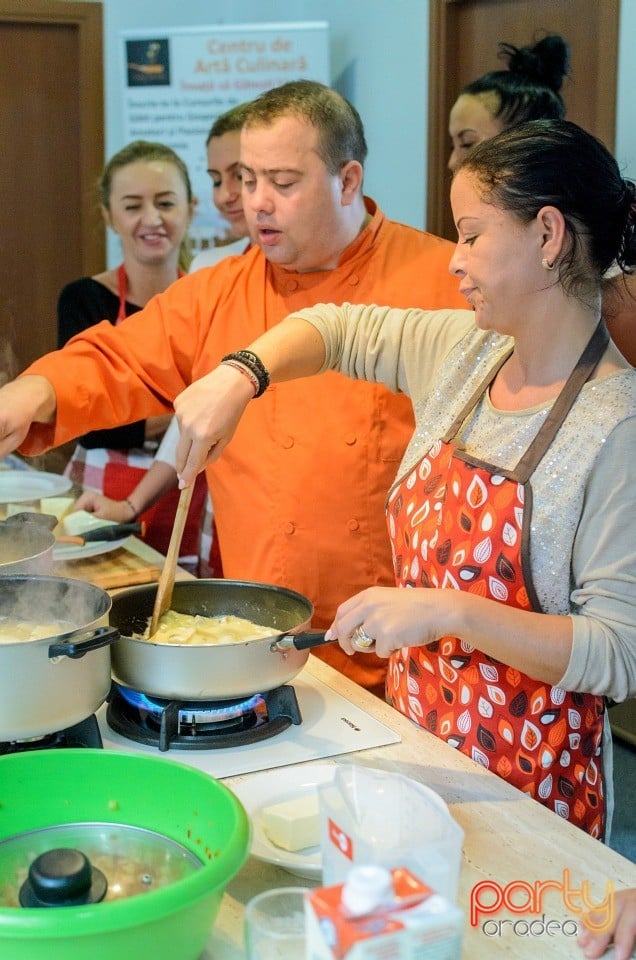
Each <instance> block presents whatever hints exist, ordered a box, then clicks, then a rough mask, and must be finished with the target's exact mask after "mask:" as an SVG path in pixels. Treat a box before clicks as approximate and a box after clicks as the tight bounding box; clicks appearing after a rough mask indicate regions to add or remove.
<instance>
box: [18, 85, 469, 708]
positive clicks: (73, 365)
mask: <svg viewBox="0 0 636 960" xmlns="http://www.w3.org/2000/svg"><path fill="white" fill-rule="evenodd" d="M366 152H367V147H366V143H365V138H364V130H363V127H362V123H361V120H360V118H359V116H358V114H357V112H356V110H355V109H354V108H353V107H352V106H351V105H350V104H349V103H348V102H347V101H346V100H344V98H342V97H341V96H340V95H339V94H338V93H336V92H335V91H333V90H331V89H329V88H328V87H325V86H323V85H322V84H319V83H315V82H312V81H306V80H304V81H303V80H301V81H296V82H292V83H287V84H284V85H283V86H282V87H278V88H276V89H273V90H270V91H267V92H266V93H264V94H262V95H261V96H260V97H258V98H257V99H256V100H255V101H254V103H253V104H252V107H251V109H250V110H249V112H248V114H247V117H246V121H245V125H244V128H243V131H242V134H241V166H242V171H243V204H244V209H245V216H246V219H247V223H248V227H249V230H250V237H251V241H252V247H251V249H250V250H249V251H248V252H247V253H245V254H243V255H242V256H240V257H229V258H227V259H226V260H223V261H222V262H221V263H219V264H218V265H217V266H214V267H211V268H209V269H203V270H200V271H197V272H196V273H194V274H191V275H188V276H186V277H184V278H183V279H181V280H179V281H177V283H175V284H174V285H173V286H171V287H170V288H169V289H168V290H167V291H166V292H165V293H163V294H160V295H159V296H157V297H155V298H154V299H153V300H151V301H150V302H149V303H148V305H147V306H146V307H145V308H144V309H143V310H141V311H139V312H138V313H136V314H135V315H134V316H132V317H130V318H129V319H127V320H125V321H124V322H123V323H121V324H120V325H119V326H118V327H113V326H112V325H111V324H109V323H102V324H99V325H97V326H94V327H91V328H90V329H88V330H86V331H85V332H83V333H82V334H80V335H79V336H77V337H75V338H74V339H73V340H71V341H70V343H69V344H67V346H66V347H65V348H64V349H63V350H61V351H58V352H55V353H52V354H48V355H47V356H45V357H43V358H42V359H40V360H38V361H36V362H35V363H34V364H32V366H31V367H30V368H29V369H28V370H27V371H26V372H25V374H24V375H23V376H22V377H21V378H20V379H18V380H17V381H14V382H13V383H11V384H9V385H7V386H6V387H4V388H3V390H2V391H0V456H3V455H5V454H6V453H8V452H9V451H10V450H12V449H15V448H16V447H18V445H20V446H19V449H20V451H21V452H22V453H24V454H29V455H35V454H37V453H40V452H42V451H43V450H45V449H47V448H48V447H50V446H56V445H58V444H61V443H65V442H66V441H68V440H70V439H71V438H73V437H75V436H76V435H77V434H79V433H85V432H86V431H87V430H95V429H100V428H105V427H110V426H114V425H115V424H120V423H127V422H130V421H134V420H142V419H144V418H146V417H149V416H152V415H155V414H158V413H162V412H165V411H168V410H171V409H172V401H173V400H174V398H175V397H176V396H177V395H178V394H179V393H180V392H181V391H182V390H184V389H185V387H186V386H188V385H189V384H190V383H192V381H193V380H196V379H198V378H200V377H202V376H203V375H204V374H206V373H208V372H209V371H210V370H211V369H213V368H214V367H215V366H216V365H217V364H218V363H219V362H220V361H221V359H222V358H223V357H224V356H225V355H226V354H228V353H231V352H234V351H236V350H238V349H240V348H242V347H244V346H245V345H246V344H248V343H250V342H251V341H253V340H254V339H255V338H256V337H257V336H258V335H259V334H261V333H262V332H263V331H265V330H267V329H268V328H269V327H271V326H273V325H274V324H277V323H278V322H279V321H280V320H282V319H283V317H285V316H286V315H287V314H288V313H291V312H295V311H298V310H299V309H300V308H301V307H308V306H311V305H312V304H314V303H319V302H332V303H338V304H340V303H343V302H354V303H376V304H389V305H392V306H396V307H409V306H414V307H422V308H430V309H437V308H442V307H460V308H463V307H465V302H464V301H463V298H462V297H460V295H459V292H458V287H457V281H456V280H455V279H453V278H451V276H450V274H449V272H448V263H449V260H450V256H451V253H452V251H453V246H452V244H450V243H449V242H448V241H445V240H441V239H439V238H437V237H433V236H431V235H430V234H427V233H424V232H422V231H420V230H416V229H414V228H412V227H407V226H404V225H402V224H398V223H394V222H392V221H390V220H388V219H387V218H386V217H385V216H384V215H383V214H382V212H381V211H380V210H379V209H378V207H377V206H376V204H375V203H374V202H373V201H372V200H370V199H368V198H366V197H364V195H363V192H362V180H363V165H364V161H365V157H366ZM412 429H413V420H412V415H411V411H410V405H409V402H408V400H406V399H405V398H404V397H400V396H397V395H395V394H391V393H390V392H388V391H387V390H386V389H385V388H384V387H380V386H376V385H373V384H368V383H362V382H352V381H351V380H349V379H347V378H345V377H343V376H341V375H339V374H336V373H326V374H325V375H324V376H322V377H321V378H319V379H318V380H312V381H309V380H308V381H296V382H292V383H285V384H277V385H276V386H273V387H271V388H270V389H269V390H267V392H266V393H264V395H263V396H262V397H259V398H258V399H255V400H254V402H253V403H250V405H249V408H248V410H247V412H246V414H245V415H244V417H243V419H242V420H241V423H240V426H239V428H238V430H237V431H236V434H235V436H234V438H233V440H232V442H231V444H230V445H229V446H228V447H227V449H226V450H225V451H224V452H223V454H222V456H221V457H220V459H219V460H218V461H217V462H215V463H214V464H211V465H209V466H208V467H207V469H206V474H207V480H208V484H209V487H210V493H211V496H212V502H213V504H214V512H215V518H216V523H217V530H218V536H219V544H220V549H221V555H222V558H223V569H224V574H225V576H226V577H228V578H230V579H245V580H257V581H260V582H263V583H270V584H278V585H282V586H285V587H289V588H291V589H293V590H297V591H299V592H300V593H302V594H304V595H305V596H307V597H309V598H310V599H311V601H312V602H313V604H314V606H315V617H314V620H313V623H312V625H313V627H314V628H320V627H327V626H328V625H329V624H330V623H331V620H332V618H333V615H334V612H335V610H336V607H337V606H338V604H339V603H340V602H342V601H344V600H345V599H346V598H347V597H350V596H352V595H353V594H355V593H356V592H358V591H359V590H361V589H363V588H364V587H368V586H373V585H377V584H385V585H391V584H393V583H394V582H395V580H394V575H393V568H392V563H391V550H390V545H389V539H388V535H387V530H386V522H385V518H384V498H385V496H386V493H387V491H388V489H389V486H390V485H391V483H392V482H393V480H394V478H395V474H396V471H397V468H398V466H399V463H400V459H401V457H402V454H403V452H404V449H405V447H406V444H407V441H408V439H409V437H410V434H411V432H412ZM318 655H319V656H320V657H321V658H322V659H324V660H327V661H328V662H329V663H331V664H332V665H333V666H334V667H336V668H337V669H338V670H340V671H341V672H342V673H343V674H346V675H348V676H350V677H352V678H353V679H354V680H356V681H357V682H359V683H361V684H362V685H364V686H365V687H368V688H369V689H372V690H374V691H375V692H376V693H379V694H380V695H382V694H383V690H384V674H385V671H386V661H380V660H379V659H377V658H376V657H375V654H357V655H355V656H354V657H353V658H349V657H347V656H346V655H345V654H344V653H343V651H342V650H341V649H340V648H339V647H338V646H337V645H335V644H334V645H329V646H327V647H325V648H323V649H321V650H320V652H319V653H318ZM257 679H258V678H255V682H256V683H257Z"/></svg>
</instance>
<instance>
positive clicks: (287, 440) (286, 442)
mask: <svg viewBox="0 0 636 960" xmlns="http://www.w3.org/2000/svg"><path fill="white" fill-rule="evenodd" d="M293 446H294V438H293V437H285V439H284V440H283V447H284V448H285V450H291V448H292V447H293Z"/></svg>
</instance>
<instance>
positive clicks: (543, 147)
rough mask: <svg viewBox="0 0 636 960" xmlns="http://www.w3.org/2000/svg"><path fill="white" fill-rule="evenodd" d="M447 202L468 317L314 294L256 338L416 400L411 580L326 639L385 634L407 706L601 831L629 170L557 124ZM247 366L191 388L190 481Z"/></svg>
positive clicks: (350, 609)
mask: <svg viewBox="0 0 636 960" xmlns="http://www.w3.org/2000/svg"><path fill="white" fill-rule="evenodd" d="M451 202H452V205H453V213H454V217H455V222H456V224H457V228H458V234H459V241H458V244H457V247H456V250H455V253H454V255H453V257H452V260H451V264H450V269H451V271H452V272H453V273H454V274H455V275H456V276H457V277H458V279H459V284H460V290H461V291H462V292H463V293H464V294H465V295H466V297H467V299H468V302H469V304H470V305H471V307H472V308H473V311H474V312H473V311H454V310H448V311H437V312H428V313H427V312H423V311H420V310H415V309H413V310H397V309H391V308H389V307H377V306H369V307H365V306H352V305H351V304H344V305H343V306H340V307H338V306H334V305H333V304H329V305H319V306H317V307H315V308H312V309H311V310H305V311H301V312H300V313H299V314H297V315H295V316H293V317H290V318H288V319H287V320H285V321H284V322H283V323H282V324H280V325H279V326H278V327H276V328H275V329H273V330H271V331H268V333H267V334H265V335H264V336H263V337H260V338H259V339H258V340H256V341H255V342H254V343H253V344H252V345H251V348H250V349H252V350H253V352H254V353H255V354H256V355H257V356H258V357H259V358H260V360H261V361H262V362H263V363H264V364H265V366H266V368H267V370H268V371H269V375H270V378H271V380H272V381H273V382H279V381H283V380H289V379H292V378H294V377H299V376H308V375H311V374H314V373H320V372H322V371H323V370H327V369H335V370H339V371H341V372H343V373H345V374H347V375H348V376H351V377H354V378H359V379H366V380H370V381H374V382H381V383H384V384H385V385H387V386H388V387H389V388H391V389H393V390H396V391H401V392H403V393H406V394H408V395H409V396H410V398H411V401H412V403H413V408H414V413H415V420H416V427H415V433H414V435H413V437H412V439H411V442H410V444H409V447H408V449H407V451H406V453H405V455H404V458H403V461H402V464H401V466H400V470H399V473H398V480H397V482H396V484H395V486H394V487H393V489H392V490H391V491H390V494H389V497H388V500H387V519H388V525H389V535H390V537H391V541H392V544H393V552H394V564H395V575H396V583H397V586H398V588H399V589H397V590H396V589H395V588H390V587H374V586H371V587H369V588H368V589H367V590H364V591H362V592H361V593H359V594H357V595H356V596H354V597H352V598H351V599H350V600H348V601H346V602H345V603H343V604H342V605H341V606H340V607H339V609H338V611H337V612H336V614H335V619H334V622H333V624H332V627H331V628H330V631H328V636H331V637H332V638H334V639H338V640H339V642H340V645H341V646H342V647H343V649H345V650H346V651H347V652H349V653H351V652H353V651H354V649H359V648H360V647H363V646H365V645H368V644H370V643H374V644H375V648H376V652H377V653H378V654H379V655H380V656H383V657H391V660H390V665H389V672H388V680H387V695H388V698H389V700H390V702H391V703H393V704H394V705H395V707H396V708H397V709H398V710H400V711H401V712H403V713H404V714H406V715H407V716H408V717H410V718H411V719H412V720H414V722H416V723H418V724H419V725H421V726H422V727H423V728H424V729H426V730H428V731H429V732H430V733H432V734H434V735H435V736H438V737H440V738H441V739H443V740H445V741H446V742H448V743H449V744H452V745H453V746H454V747H455V748H456V749H458V750H460V751H461V752H463V753H465V754H466V755H467V756H469V757H472V758H473V759H474V760H475V761H476V762H477V763H480V764H482V765H484V766H486V767H487V768H488V769H490V770H491V771H492V772H494V773H496V774H498V775H499V776H501V777H503V778H504V779H506V780H508V781H509V782H510V783H512V784H514V785H515V786H516V787H518V788H519V789H520V790H523V791H524V792H526V793H527V794H528V795H529V796H531V797H533V798H534V799H535V800H537V801H538V802H540V803H542V804H545V805H546V806H548V807H549V808H550V809H552V810H553V811H554V812H555V813H556V814H558V815H560V816H561V817H563V818H566V819H567V820H569V821H570V822H572V823H573V824H576V825H577V826H579V827H580V828H582V829H583V830H586V831H587V832H589V833H590V834H592V835H593V836H595V837H599V838H603V837H604V836H605V835H606V833H607V826H608V820H609V816H610V814H611V801H612V789H611V776H610V774H611V737H609V726H608V724H607V720H606V712H605V704H604V698H605V697H611V698H612V699H614V700H623V699H625V698H627V697H629V696H634V695H635V694H636V486H635V484H634V480H633V477H634V471H633V463H634V459H635V458H636V372H635V371H634V370H633V368H632V367H631V366H630V365H629V364H628V363H627V362H626V361H625V360H624V358H623V357H622V356H621V355H620V353H619V351H618V350H617V349H616V347H615V345H614V344H613V343H611V341H610V340H609V338H608V334H607V331H606V328H605V324H604V322H603V320H602V318H601V316H600V303H601V278H602V277H603V275H604V274H605V272H606V270H607V268H608V267H609V265H610V264H612V263H613V262H614V261H616V262H617V263H618V265H619V266H620V267H621V268H622V269H623V270H628V269H630V268H631V267H632V266H633V265H634V264H635V263H636V188H635V186H634V184H633V183H632V182H631V181H627V180H624V179H623V178H622V177H621V175H620V171H619V169H618V166H617V164H616V162H615V161H614V159H613V158H612V156H611V155H610V154H609V153H608V151H607V150H606V148H605V147H604V146H603V145H602V144H601V143H600V142H599V141H597V140H596V139H595V138H594V137H592V136H590V135H589V134H587V133H585V132H584V131H583V130H581V129H580V128H579V127H577V126H575V125H574V124H571V123H568V122H566V121H563V120H547V121H534V122H531V123H528V124H521V125H519V126H517V127H514V128H511V129H510V130H508V131H505V132H504V133H502V134H500V135H498V136H497V137H495V138H493V139H492V140H490V141H487V142H485V143H482V144H480V145H479V146H477V147H476V148H475V149H474V150H473V151H472V152H471V153H470V155H469V156H468V157H467V158H466V160H465V161H464V162H463V164H462V165H461V166H460V168H459V169H458V171H457V173H456V175H455V178H454V181H453V186H452V189H451ZM241 379H244V378H241V376H240V374H237V373H236V372H235V371H232V370H226V369H224V367H223V365H221V367H220V368H218V369H217V370H215V371H213V372H212V373H211V374H209V375H208V377H206V378H204V379H203V380H202V381H199V383H198V384H195V385H193V386H192V387H189V388H188V389H187V390H186V391H184V393H183V394H181V396H180V397H178V398H177V400H176V402H175V409H176V411H177V415H178V416H183V417H184V421H185V422H187V423H188V425H189V429H190V430H191V432H192V436H194V432H195V431H194V428H195V427H196V428H197V429H196V436H197V438H198V439H196V440H193V446H192V449H191V453H190V457H189V460H188V463H187V464H186V466H185V467H184V469H183V471H182V477H183V479H184V481H185V482H187V481H188V480H190V479H191V477H192V475H193V474H194V471H195V469H196V468H197V466H199V465H200V464H199V463H197V460H198V461H200V462H203V460H204V459H205V457H207V456H209V455H211V456H212V457H214V452H212V453H211V454H210V451H211V450H212V448H213V446H214V444H218V445H219V446H220V447H221V448H222V447H223V445H224V444H225V443H227V442H228V439H229V438H230V437H231V435H232V432H233V429H234V426H235V424H236V422H237V421H238V418H239V416H240V413H241V412H242V410H243V409H244V407H245V406H246V405H247V403H248V402H249V399H250V398H249V395H248V391H246V389H245V387H244V386H243V385H242V384H241V382H240V381H241ZM307 389H308V390H309V389H311V386H310V385H308V387H307ZM212 397H214V399H212ZM204 398H205V401H206V402H205V403H203V399H204ZM334 482H335V483H339V482H342V483H346V482H347V478H346V477H342V478H339V477H334Z"/></svg>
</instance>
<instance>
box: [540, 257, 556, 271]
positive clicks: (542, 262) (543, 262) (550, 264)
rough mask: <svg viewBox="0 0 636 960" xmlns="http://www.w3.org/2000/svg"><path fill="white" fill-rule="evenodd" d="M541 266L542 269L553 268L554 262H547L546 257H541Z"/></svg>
mask: <svg viewBox="0 0 636 960" xmlns="http://www.w3.org/2000/svg"><path fill="white" fill-rule="evenodd" d="M541 266H542V267H543V269H544V270H554V264H553V263H548V260H547V257H544V258H543V260H542V261H541Z"/></svg>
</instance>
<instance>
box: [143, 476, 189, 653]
mask: <svg viewBox="0 0 636 960" xmlns="http://www.w3.org/2000/svg"><path fill="white" fill-rule="evenodd" d="M193 490H194V483H191V484H190V486H189V487H184V488H183V490H182V491H181V496H180V497H179V504H178V506H177V512H176V515H175V518H174V526H173V528H172V533H171V534H170V543H169V544H168V553H167V554H166V562H165V564H164V566H163V570H162V571H161V576H160V577H159V584H158V586H157V595H156V597H155V605H154V608H153V611H152V619H151V621H150V631H149V633H148V636H149V637H152V636H153V634H155V633H156V632H157V626H158V624H159V617H160V616H161V615H162V613H165V612H166V610H169V609H170V604H171V603H172V591H173V589H174V578H175V573H176V568H177V560H178V559H179V547H180V546H181V538H182V537H183V528H184V527H185V522H186V520H187V518H188V510H189V509H190V501H191V500H192V492H193Z"/></svg>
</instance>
